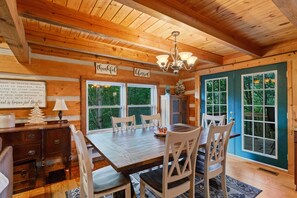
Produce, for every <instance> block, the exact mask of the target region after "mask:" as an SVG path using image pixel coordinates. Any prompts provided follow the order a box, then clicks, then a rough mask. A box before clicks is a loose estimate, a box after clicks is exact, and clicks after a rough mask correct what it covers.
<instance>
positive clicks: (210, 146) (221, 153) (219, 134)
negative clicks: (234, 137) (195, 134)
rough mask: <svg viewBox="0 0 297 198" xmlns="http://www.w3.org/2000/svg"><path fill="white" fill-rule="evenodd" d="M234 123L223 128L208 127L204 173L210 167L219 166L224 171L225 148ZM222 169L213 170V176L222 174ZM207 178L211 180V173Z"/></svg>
mask: <svg viewBox="0 0 297 198" xmlns="http://www.w3.org/2000/svg"><path fill="white" fill-rule="evenodd" d="M233 124H234V122H230V123H229V124H227V125H223V126H214V125H210V126H209V132H208V137H207V143H206V146H205V166H204V173H209V172H210V166H212V165H220V166H221V167H222V169H225V165H226V154H227V147H228V142H229V137H230V132H231V129H232V126H233ZM222 169H215V171H218V172H214V173H213V174H214V175H218V174H219V173H220V172H222V171H223V170H222ZM209 177H210V178H212V177H213V175H212V173H209Z"/></svg>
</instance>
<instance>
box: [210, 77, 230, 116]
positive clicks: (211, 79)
mask: <svg viewBox="0 0 297 198" xmlns="http://www.w3.org/2000/svg"><path fill="white" fill-rule="evenodd" d="M221 79H226V97H227V98H226V104H225V105H226V113H227V115H226V119H227V120H228V119H229V118H228V117H229V116H228V112H229V111H228V97H229V93H228V77H227V76H226V77H219V78H210V79H206V80H205V85H204V86H205V111H204V112H205V113H206V114H207V94H208V93H210V92H208V91H207V82H208V81H212V82H213V81H214V80H221ZM212 85H213V83H212ZM221 92H222V91H219V93H221ZM211 93H212V94H213V93H214V90H213V87H212V92H211ZM212 100H214V98H213V97H212ZM219 101H221V100H220V95H219ZM219 106H220V108H219V114H220V115H221V104H219ZM213 107H214V104H212V112H213V111H214V109H213Z"/></svg>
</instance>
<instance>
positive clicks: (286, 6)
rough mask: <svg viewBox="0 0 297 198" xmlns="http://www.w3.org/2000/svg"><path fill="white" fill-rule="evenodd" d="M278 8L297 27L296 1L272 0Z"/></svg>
mask: <svg viewBox="0 0 297 198" xmlns="http://www.w3.org/2000/svg"><path fill="white" fill-rule="evenodd" d="M272 1H273V3H274V4H275V5H276V6H277V7H278V8H279V10H280V11H281V12H282V13H283V14H284V15H285V16H286V17H287V18H288V19H289V21H290V22H291V23H293V24H294V25H295V26H296V27H297V1H296V0H272Z"/></svg>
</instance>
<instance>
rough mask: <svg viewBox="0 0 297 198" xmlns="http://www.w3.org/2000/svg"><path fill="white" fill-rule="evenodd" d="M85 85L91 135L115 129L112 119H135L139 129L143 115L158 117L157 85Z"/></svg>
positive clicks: (112, 83)
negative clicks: (133, 116)
mask: <svg viewBox="0 0 297 198" xmlns="http://www.w3.org/2000/svg"><path fill="white" fill-rule="evenodd" d="M86 85H87V93H86V94H87V116H86V117H87V130H88V132H91V131H101V130H104V129H110V128H112V123H111V116H114V117H126V116H130V115H135V117H136V124H138V125H140V124H141V120H140V115H141V114H144V115H151V114H154V113H156V104H157V95H156V93H157V92H156V86H155V85H144V84H125V83H114V82H100V81H87V83H86ZM126 110H127V111H126Z"/></svg>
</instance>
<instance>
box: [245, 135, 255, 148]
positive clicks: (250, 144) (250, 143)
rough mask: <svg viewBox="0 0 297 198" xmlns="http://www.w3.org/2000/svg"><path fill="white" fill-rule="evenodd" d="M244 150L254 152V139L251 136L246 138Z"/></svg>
mask: <svg viewBox="0 0 297 198" xmlns="http://www.w3.org/2000/svg"><path fill="white" fill-rule="evenodd" d="M243 148H244V149H246V150H253V138H252V137H250V136H244V147H243Z"/></svg>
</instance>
